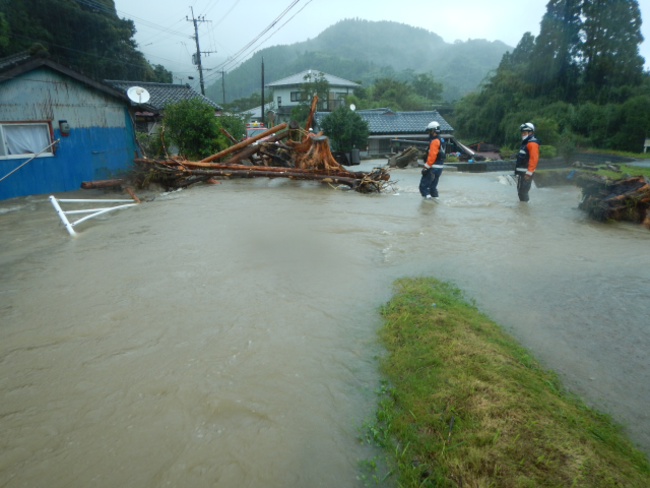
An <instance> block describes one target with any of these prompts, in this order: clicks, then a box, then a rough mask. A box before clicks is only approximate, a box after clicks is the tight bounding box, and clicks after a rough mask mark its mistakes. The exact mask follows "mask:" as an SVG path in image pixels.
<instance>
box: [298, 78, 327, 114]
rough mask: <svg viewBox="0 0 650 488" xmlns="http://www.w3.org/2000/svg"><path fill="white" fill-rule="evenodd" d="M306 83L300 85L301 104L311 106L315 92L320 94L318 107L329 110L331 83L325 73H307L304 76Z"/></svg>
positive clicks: (320, 109) (318, 108) (321, 109)
mask: <svg viewBox="0 0 650 488" xmlns="http://www.w3.org/2000/svg"><path fill="white" fill-rule="evenodd" d="M303 79H304V80H305V82H304V83H302V84H300V85H299V86H298V90H299V91H300V100H301V104H303V105H306V106H309V105H310V104H311V100H312V98H313V96H314V94H317V95H318V103H317V105H316V109H317V110H319V111H321V112H322V111H324V110H327V108H329V107H328V104H329V96H330V83H329V81H327V78H325V73H323V72H319V73H312V72H311V71H310V72H309V73H307V74H306V75H305V76H304V78H303Z"/></svg>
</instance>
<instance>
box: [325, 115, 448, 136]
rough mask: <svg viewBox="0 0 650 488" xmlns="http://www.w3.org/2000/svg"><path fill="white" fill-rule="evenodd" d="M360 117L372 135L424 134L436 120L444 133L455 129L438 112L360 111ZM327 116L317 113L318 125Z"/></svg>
mask: <svg viewBox="0 0 650 488" xmlns="http://www.w3.org/2000/svg"><path fill="white" fill-rule="evenodd" d="M357 113H358V114H359V116H360V117H361V118H362V119H363V120H365V121H367V122H368V130H369V131H370V134H372V135H376V134H417V133H424V131H425V129H426V126H427V125H428V124H429V122H431V121H433V120H435V121H437V122H438V123H439V124H440V129H441V131H442V132H446V133H450V132H453V131H454V128H453V127H452V126H451V125H449V124H448V123H447V121H446V120H445V119H444V118H443V117H442V116H441V115H440V114H439V113H438V111H437V110H428V111H423V112H380V111H372V110H360V111H358V112H357ZM326 115H327V113H326V112H317V113H316V114H315V115H314V117H315V119H316V123H317V124H319V123H320V120H321V119H322V118H323V117H325V116H326Z"/></svg>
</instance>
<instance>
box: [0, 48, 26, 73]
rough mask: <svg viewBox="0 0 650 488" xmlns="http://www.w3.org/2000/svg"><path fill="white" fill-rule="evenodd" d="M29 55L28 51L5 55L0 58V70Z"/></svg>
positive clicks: (23, 59)
mask: <svg viewBox="0 0 650 488" xmlns="http://www.w3.org/2000/svg"><path fill="white" fill-rule="evenodd" d="M29 58H30V55H29V52H28V51H23V52H21V53H16V54H12V55H11V56H7V57H6V58H2V59H0V71H2V70H3V69H5V68H7V67H9V66H13V65H14V64H17V63H20V62H21V61H25V60H26V59H29Z"/></svg>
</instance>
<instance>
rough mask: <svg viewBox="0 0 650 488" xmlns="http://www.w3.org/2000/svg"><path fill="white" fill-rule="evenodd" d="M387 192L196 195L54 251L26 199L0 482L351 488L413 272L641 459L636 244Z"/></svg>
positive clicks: (0, 433) (466, 202) (7, 228)
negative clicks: (449, 295) (384, 337)
mask: <svg viewBox="0 0 650 488" xmlns="http://www.w3.org/2000/svg"><path fill="white" fill-rule="evenodd" d="M394 177H395V178H396V179H398V180H400V181H399V183H398V184H397V193H396V194H386V195H359V194H356V193H353V192H341V191H335V190H333V189H332V188H330V187H328V186H326V185H321V184H318V183H313V182H291V181H286V180H263V179H258V180H233V181H226V182H224V183H223V184H221V185H214V186H200V187H196V188H191V189H188V190H184V191H181V192H174V193H170V194H165V195H159V196H158V197H157V198H156V199H155V200H154V201H152V202H147V203H143V204H142V205H140V206H138V207H136V208H131V209H126V210H122V211H118V212H116V213H113V214H108V215H107V216H105V217H103V218H101V219H97V220H91V221H88V222H87V223H84V224H81V225H80V226H79V228H78V229H77V230H78V231H79V234H80V235H79V237H78V238H76V239H73V238H70V237H69V236H68V234H67V232H66V231H65V229H64V228H63V227H62V225H61V224H60V222H59V220H58V218H57V216H56V214H55V213H54V210H53V209H52V207H51V205H50V203H49V201H48V200H47V196H46V195H39V196H33V197H27V198H18V199H12V200H7V201H4V202H0V273H1V275H0V276H1V278H0V486H3V487H5V486H6V487H18V486H48V487H84V488H85V487H111V488H112V487H115V486H125V487H138V488H141V487H158V486H177V487H181V486H191V487H207V486H223V487H259V486H264V487H289V486H291V487H314V486H324V487H332V486H336V487H356V486H359V481H357V480H356V476H357V475H358V470H357V461H358V460H359V459H364V458H368V457H371V456H372V455H374V454H375V453H374V451H372V450H371V449H370V448H368V447H364V446H362V445H360V444H359V443H358V441H357V439H356V436H357V428H358V427H359V426H360V425H361V423H362V421H363V419H364V418H368V417H370V416H371V415H372V412H373V410H374V402H375V395H374V393H373V390H374V389H375V387H376V385H377V382H378V373H377V371H376V368H377V364H376V360H375V358H376V355H377V354H380V353H381V351H380V350H379V348H378V346H377V345H376V342H375V340H376V338H375V331H376V329H377V327H378V326H379V325H380V320H379V317H378V316H377V313H376V309H377V307H378V306H379V305H380V304H381V303H383V302H384V301H385V300H387V299H388V298H389V297H390V293H391V282H392V280H393V279H395V278H397V277H401V276H413V275H433V276H436V277H439V278H442V279H446V280H453V281H455V282H456V283H457V284H458V285H459V286H460V287H462V288H464V289H465V290H466V291H467V292H468V295H469V296H471V297H473V298H475V299H476V301H477V304H478V305H479V307H480V308H481V309H482V310H484V311H486V312H487V313H489V314H490V315H491V316H492V317H493V318H494V319H495V320H497V321H498V322H500V323H502V324H503V325H504V326H506V328H507V329H508V330H510V331H511V332H512V333H513V334H514V335H515V336H516V337H517V338H518V339H519V340H520V341H521V342H522V343H523V344H524V345H525V346H526V347H529V348H531V349H532V350H533V351H534V353H535V354H536V356H537V357H538V358H540V359H541V360H543V361H544V363H545V364H546V365H547V366H548V367H551V368H554V369H556V370H557V371H559V372H560V373H561V374H562V376H563V377H564V379H565V381H566V384H567V385H568V386H569V387H570V388H571V389H572V390H573V391H575V392H577V393H578V394H580V395H582V396H584V398H585V399H586V400H587V401H588V402H589V403H590V404H593V405H597V406H599V407H600V408H602V409H604V410H605V411H607V412H610V413H611V414H612V415H613V416H614V418H616V419H617V420H618V421H620V422H622V423H624V424H625V425H627V426H628V427H629V428H628V430H629V432H630V433H631V435H632V436H633V438H634V440H635V441H637V442H639V443H640V444H641V445H642V446H643V447H644V449H646V451H650V416H649V409H648V407H647V406H648V404H650V367H649V366H650V364H649V363H650V359H649V358H650V356H649V355H648V350H650V320H649V317H650V303H649V301H648V295H649V291H650V253H648V243H649V242H650V232H648V231H647V230H646V229H644V228H641V227H637V226H634V225H630V224H600V223H594V222H591V221H589V220H587V219H586V218H585V216H584V215H583V214H582V213H581V212H580V211H578V210H577V209H576V207H577V203H578V199H579V192H578V191H577V190H576V189H575V188H573V187H562V188H548V189H533V190H532V192H531V203H530V204H528V205H525V204H520V203H519V202H518V201H517V196H516V189H515V188H514V187H512V186H509V185H507V182H508V180H507V178H505V177H503V176H499V175H496V174H482V175H469V174H454V173H451V172H447V173H445V174H444V175H443V177H442V179H441V183H440V191H441V199H440V202H439V203H432V202H424V201H422V199H421V197H420V196H419V194H418V193H417V183H418V179H419V171H417V170H399V171H395V173H394ZM74 194H76V195H80V196H81V195H83V196H84V197H88V196H89V195H93V196H96V197H98V198H101V197H103V196H104V195H103V194H102V193H101V192H99V191H91V192H85V193H81V192H74ZM74 194H73V197H74ZM66 196H69V195H66ZM111 196H112V195H111Z"/></svg>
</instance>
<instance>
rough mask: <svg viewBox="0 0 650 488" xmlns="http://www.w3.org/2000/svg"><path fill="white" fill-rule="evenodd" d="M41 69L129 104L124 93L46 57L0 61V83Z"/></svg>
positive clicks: (10, 58)
mask: <svg viewBox="0 0 650 488" xmlns="http://www.w3.org/2000/svg"><path fill="white" fill-rule="evenodd" d="M12 58H13V59H12ZM41 67H47V68H50V69H52V70H54V71H58V72H59V73H62V74H64V75H66V76H68V77H70V78H72V79H75V80H77V81H79V82H80V83H83V84H84V85H87V86H89V87H92V88H95V89H96V90H99V91H101V92H104V93H106V94H108V95H111V96H113V97H116V98H119V99H121V100H123V101H126V102H129V99H128V97H127V96H126V94H125V93H122V92H120V91H119V90H116V89H115V88H113V87H111V86H109V85H107V84H105V83H102V82H101V81H99V80H96V79H94V78H91V77H90V76H87V75H85V74H83V73H81V72H79V71H77V70H75V69H73V68H70V67H69V66H66V65H64V64H61V63H59V62H57V61H54V60H53V59H51V58H48V57H41V56H28V57H19V56H14V57H11V56H10V57H9V58H4V59H2V60H0V83H2V82H3V81H6V80H9V79H12V78H16V77H17V76H20V75H22V74H24V73H28V72H30V71H33V70H35V69H37V68H41Z"/></svg>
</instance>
